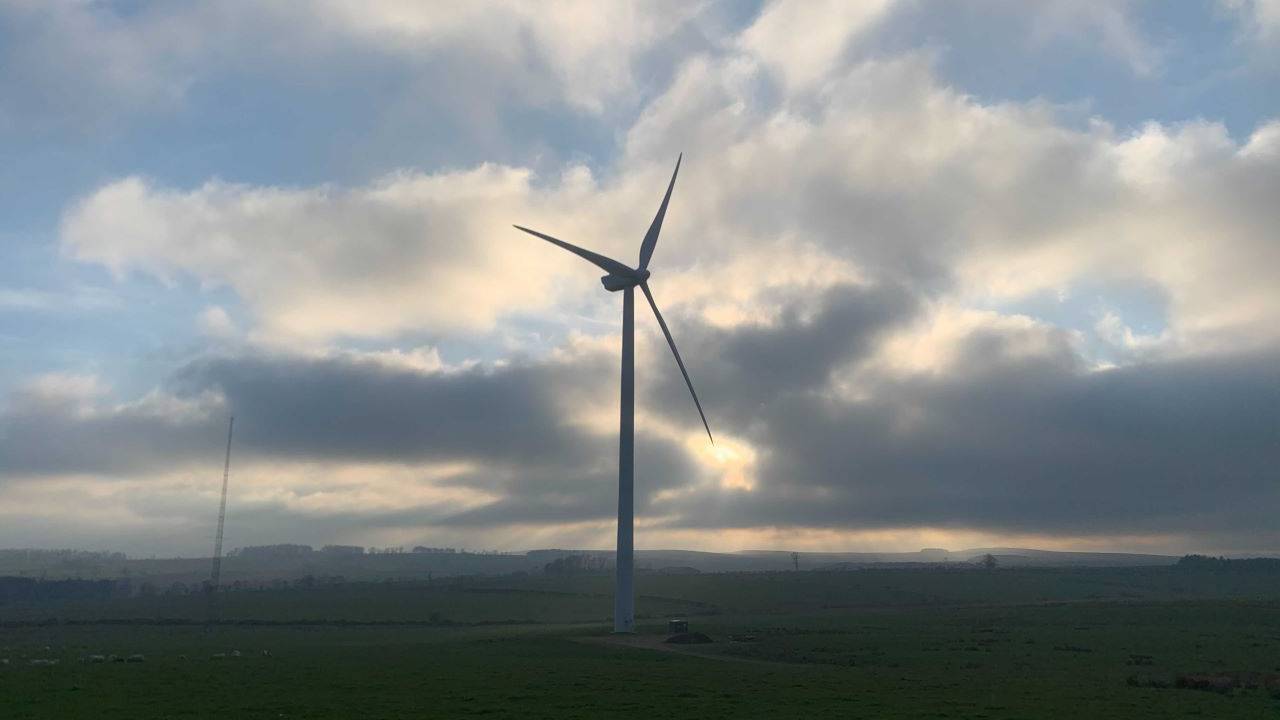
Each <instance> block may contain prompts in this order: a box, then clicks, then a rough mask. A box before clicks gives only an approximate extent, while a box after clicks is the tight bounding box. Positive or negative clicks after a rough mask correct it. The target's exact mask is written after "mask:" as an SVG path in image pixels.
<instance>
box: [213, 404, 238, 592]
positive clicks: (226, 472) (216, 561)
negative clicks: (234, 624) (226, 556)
mask: <svg viewBox="0 0 1280 720" xmlns="http://www.w3.org/2000/svg"><path fill="white" fill-rule="evenodd" d="M235 427H236V416H235V415H232V416H231V420H230V421H229V422H228V423H227V458H226V460H225V461H224V462H223V464H222V502H221V503H219V504H218V536H217V539H216V540H214V541H213V575H212V577H211V578H210V580H209V592H210V593H216V592H218V581H219V580H220V579H221V577H222V524H223V522H224V521H226V519H227V479H228V478H229V477H230V476H231V432H232V431H233V430H234V429H235Z"/></svg>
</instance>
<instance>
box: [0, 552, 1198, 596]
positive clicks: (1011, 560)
mask: <svg viewBox="0 0 1280 720" xmlns="http://www.w3.org/2000/svg"><path fill="white" fill-rule="evenodd" d="M280 547H282V548H290V549H291V550H290V552H288V553H282V554H280V555H278V556H276V555H271V554H269V553H257V554H255V555H252V556H250V555H248V554H241V555H233V556H230V557H227V558H226V559H225V560H224V562H223V566H222V578H223V581H224V582H225V583H227V584H232V583H235V582H236V581H241V582H248V583H255V584H256V583H262V582H265V581H271V580H294V579H300V578H306V577H307V576H311V577H314V578H316V579H322V578H331V579H333V578H342V579H346V580H384V579H395V580H413V579H426V578H428V577H438V578H443V577H452V576H459V575H488V576H494V575H509V574H512V573H531V574H541V573H543V572H544V569H550V570H552V571H554V570H555V566H553V563H556V561H559V560H562V559H564V558H571V557H572V556H588V557H590V558H592V561H591V562H589V563H585V564H583V563H579V564H577V565H575V564H573V563H565V562H561V563H560V567H564V566H566V565H568V566H572V567H587V568H591V571H592V572H607V571H608V568H609V567H610V566H611V565H612V561H613V552H612V551H607V550H572V549H551V550H531V551H528V552H524V553H501V554H499V553H468V552H452V551H450V552H404V553H376V554H374V553H355V554H345V553H344V554H333V553H326V552H318V551H315V552H313V551H310V548H306V546H280ZM298 548H305V549H306V552H299V551H298ZM987 554H991V555H993V556H995V558H996V560H997V562H998V563H999V565H1001V566H1004V567H1071V566H1074V567H1126V566H1128V567H1136V566H1157V565H1172V564H1174V563H1176V562H1177V561H1178V558H1177V557H1175V556H1172V555H1143V554H1135V553H1091V552H1057V551H1052V550H1035V549H1028V548H972V549H968V550H957V551H949V550H943V549H938V548H932V549H925V550H920V551H918V552H904V553H815V552H802V553H795V554H794V555H793V553H791V552H788V551H782V550H752V551H744V552H735V553H716V552H701V551H696V550H641V551H638V552H637V553H636V567H637V569H639V570H640V571H642V572H663V573H667V574H690V573H695V572H698V573H717V572H764V571H785V570H795V569H799V570H826V571H832V570H852V569H857V568H862V567H874V566H903V565H907V566H910V565H935V564H968V563H974V562H977V561H979V560H980V559H981V558H982V557H983V556H984V555H987ZM209 565H210V562H209V559H208V558H156V559H137V558H126V557H124V556H123V555H120V554H114V553H113V554H109V553H80V552H77V551H31V550H0V576H24V577H34V578H40V577H46V578H49V579H56V578H83V579H103V578H129V579H131V580H132V581H135V582H149V583H151V584H152V585H154V586H155V587H156V589H158V590H163V589H164V588H167V587H169V586H170V585H172V584H173V583H183V584H188V585H190V584H197V583H200V582H202V581H203V580H204V579H205V578H207V577H208V575H209ZM549 566H552V567H550V568H549Z"/></svg>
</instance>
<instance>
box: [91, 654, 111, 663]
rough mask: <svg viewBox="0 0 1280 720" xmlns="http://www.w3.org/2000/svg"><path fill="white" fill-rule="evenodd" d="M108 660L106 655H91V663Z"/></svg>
mask: <svg viewBox="0 0 1280 720" xmlns="http://www.w3.org/2000/svg"><path fill="white" fill-rule="evenodd" d="M106 661H107V656H106V655H90V656H89V662H91V663H104V662H106Z"/></svg>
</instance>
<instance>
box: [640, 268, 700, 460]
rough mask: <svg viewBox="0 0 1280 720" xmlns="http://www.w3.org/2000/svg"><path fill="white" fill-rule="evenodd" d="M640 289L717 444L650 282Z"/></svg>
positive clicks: (641, 284)
mask: <svg viewBox="0 0 1280 720" xmlns="http://www.w3.org/2000/svg"><path fill="white" fill-rule="evenodd" d="M640 289H641V290H643V291H644V296H645V298H646V299H647V300H648V301H649V307H651V308H653V316H654V317H655V318H657V319H658V327H660V328H662V334H663V335H665V336H667V344H668V345H670V346H671V354H672V355H675V356H676V364H677V365H679V366H680V374H681V375H684V384H685V385H688V386H689V394H690V395H692V396H693V404H694V405H696V406H697V408H698V415H699V416H700V417H701V418H702V427H704V428H706V429H707V438H708V439H709V440H711V444H712V445H715V444H716V439H715V438H714V437H712V436H711V426H710V425H708V424H707V414H706V413H704V412H702V403H700V402H698V393H696V392H694V390H693V381H692V380H690V379H689V371H688V370H685V369H684V360H681V359H680V351H679V350H677V349H676V341H675V339H674V338H672V337H671V330H670V329H668V328H667V321H666V320H663V319H662V313H660V312H658V303H657V302H655V301H654V299H653V293H652V292H650V291H649V283H640Z"/></svg>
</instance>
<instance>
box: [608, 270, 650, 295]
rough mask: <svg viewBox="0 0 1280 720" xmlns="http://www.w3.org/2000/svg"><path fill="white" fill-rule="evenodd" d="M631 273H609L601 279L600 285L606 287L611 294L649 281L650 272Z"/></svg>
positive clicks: (633, 271) (635, 271) (634, 271)
mask: <svg viewBox="0 0 1280 720" xmlns="http://www.w3.org/2000/svg"><path fill="white" fill-rule="evenodd" d="M631 273H632V274H629V275H622V274H620V273H609V274H608V275H605V276H604V277H602V278H600V284H601V285H604V289H605V290H608V291H609V292H618V291H619V290H626V289H628V288H633V287H635V286H637V285H639V284H640V283H642V282H644V281H646V280H648V279H649V271H648V270H632V271H631Z"/></svg>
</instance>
